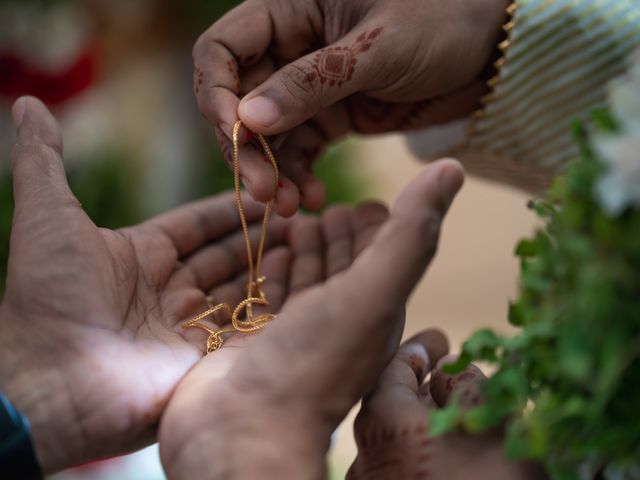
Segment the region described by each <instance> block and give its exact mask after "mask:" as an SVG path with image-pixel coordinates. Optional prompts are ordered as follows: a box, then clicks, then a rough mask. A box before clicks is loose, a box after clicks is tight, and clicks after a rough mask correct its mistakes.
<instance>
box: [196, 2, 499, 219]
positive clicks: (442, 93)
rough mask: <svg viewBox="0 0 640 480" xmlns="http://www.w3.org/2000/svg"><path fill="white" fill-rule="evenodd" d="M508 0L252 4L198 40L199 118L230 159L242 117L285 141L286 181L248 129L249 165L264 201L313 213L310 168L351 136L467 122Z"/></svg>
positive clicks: (315, 192)
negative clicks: (463, 119)
mask: <svg viewBox="0 0 640 480" xmlns="http://www.w3.org/2000/svg"><path fill="white" fill-rule="evenodd" d="M508 4H509V2H508V0H448V1H442V0H349V1H344V0H296V1H283V0H247V1H245V2H244V3H242V4H241V5H239V6H238V7H237V8H235V9H233V10H232V11H230V12H229V13H228V14H226V15H225V16H224V17H222V18H221V19H220V20H219V21H217V22H216V23H214V24H213V25H212V26H211V27H210V28H209V29H208V30H207V31H206V32H205V33H204V34H203V35H202V36H201V37H200V39H199V40H198V42H197V43H196V45H195V47H194V50H193V56H194V63H195V74H194V83H195V85H194V87H195V93H196V97H197V101H198V106H199V108H200V111H201V112H202V114H203V115H204V116H205V117H206V118H207V119H208V120H209V122H211V123H212V124H213V125H214V126H215V127H216V130H217V137H218V141H219V143H220V145H221V148H222V150H223V152H224V153H225V156H226V158H227V160H228V161H231V156H230V153H231V143H230V139H231V132H232V128H233V125H234V123H235V122H236V121H237V120H238V119H240V120H242V121H243V122H244V124H245V125H246V126H247V127H248V128H249V129H250V130H251V131H253V132H256V133H260V134H263V135H270V136H277V137H276V138H275V140H274V144H275V146H276V147H278V148H277V151H276V156H277V157H278V159H279V161H280V166H281V169H282V172H283V174H284V175H283V177H282V181H281V183H280V187H279V188H277V187H275V185H276V182H275V179H274V176H273V172H272V169H271V167H270V165H269V163H268V162H264V161H263V155H262V153H261V151H260V149H259V148H255V142H251V141H249V140H251V135H250V134H249V133H248V132H247V131H246V130H243V132H242V135H241V138H240V140H241V141H242V142H243V143H245V142H247V143H245V145H244V146H243V147H242V148H241V158H242V159H243V160H242V164H241V170H242V174H243V177H244V182H245V185H246V187H247V189H248V191H249V193H250V194H251V195H252V196H253V198H255V199H256V200H259V201H263V202H264V201H267V200H269V199H271V198H272V197H273V195H274V193H275V195H276V209H277V211H278V212H279V213H280V214H281V215H283V216H289V215H291V214H293V213H294V212H295V211H296V210H297V209H298V206H299V205H303V206H305V207H307V208H311V209H315V208H319V207H320V206H322V204H323V202H324V186H323V185H322V184H321V183H320V182H319V181H318V180H317V179H316V178H315V177H314V175H313V173H312V167H313V163H314V161H315V160H316V159H317V158H318V156H319V155H320V154H321V152H322V151H323V149H324V148H325V146H326V145H327V144H328V143H329V142H331V141H333V140H335V139H337V138H340V137H342V136H344V135H346V134H347V133H349V132H357V133H364V134H370V133H380V132H390V131H397V130H410V129H417V128H423V127H427V126H431V125H435V124H441V123H445V122H448V121H451V120H454V119H457V118H461V117H464V116H466V115H468V114H469V113H470V112H472V111H473V110H474V109H476V108H477V107H478V100H479V98H480V97H481V96H482V95H483V94H484V93H485V79H484V78H483V73H484V72H485V71H486V67H487V65H488V64H489V63H490V60H491V58H492V55H493V52H494V49H495V48H496V44H497V42H498V40H499V38H500V32H501V29H500V27H501V24H502V23H503V22H504V21H505V18H506V16H505V9H506V7H507V6H508Z"/></svg>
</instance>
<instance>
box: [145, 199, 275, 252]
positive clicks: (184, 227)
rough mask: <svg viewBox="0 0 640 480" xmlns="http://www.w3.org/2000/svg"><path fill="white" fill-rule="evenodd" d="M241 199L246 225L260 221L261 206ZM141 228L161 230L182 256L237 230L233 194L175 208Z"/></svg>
mask: <svg viewBox="0 0 640 480" xmlns="http://www.w3.org/2000/svg"><path fill="white" fill-rule="evenodd" d="M241 197H242V204H243V206H244V213H245V216H246V219H247V222H248V223H253V222H255V221H257V220H258V219H260V218H262V216H263V215H264V205H262V204H260V203H258V202H256V201H254V200H251V199H250V198H249V195H247V194H246V193H244V192H243V193H242V196H241ZM143 225H145V226H151V227H154V228H158V229H159V230H161V231H162V232H163V233H164V234H165V235H166V236H167V237H168V238H169V239H170V240H171V242H172V243H173V245H174V246H175V248H176V250H177V252H178V256H179V257H180V258H182V257H185V256H187V255H189V254H190V253H192V252H193V251H195V250H197V249H198V248H200V247H201V246H203V245H205V244H207V243H209V242H210V241H212V240H216V239H219V238H221V237H223V236H226V235H228V234H230V233H232V232H234V231H236V230H237V229H239V228H240V216H239V215H238V207H237V203H236V196H235V192H227V193H223V194H220V195H216V196H214V197H211V198H207V199H204V200H200V201H197V202H194V203H191V204H187V205H184V206H182V207H178V208H176V209H174V210H171V211H169V212H167V213H164V214H161V215H159V216H157V217H155V218H152V219H151V220H148V221H147V222H145V223H144V224H143Z"/></svg>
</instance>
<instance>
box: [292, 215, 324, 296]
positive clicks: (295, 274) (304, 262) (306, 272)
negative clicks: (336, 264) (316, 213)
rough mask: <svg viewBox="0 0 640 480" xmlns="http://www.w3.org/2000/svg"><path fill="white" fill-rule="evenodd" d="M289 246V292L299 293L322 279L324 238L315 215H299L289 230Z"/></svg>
mask: <svg viewBox="0 0 640 480" xmlns="http://www.w3.org/2000/svg"><path fill="white" fill-rule="evenodd" d="M289 246H290V248H291V251H292V253H293V255H294V260H293V265H292V267H291V285H290V287H291V288H290V294H292V295H294V294H296V293H299V292H301V291H303V290H305V289H307V288H309V287H311V286H313V285H316V284H317V283H320V282H321V281H322V280H323V279H324V252H325V245H324V238H323V234H322V225H321V223H320V220H319V219H318V218H316V217H309V216H300V217H298V218H296V219H294V220H293V224H292V225H291V228H290V230H289Z"/></svg>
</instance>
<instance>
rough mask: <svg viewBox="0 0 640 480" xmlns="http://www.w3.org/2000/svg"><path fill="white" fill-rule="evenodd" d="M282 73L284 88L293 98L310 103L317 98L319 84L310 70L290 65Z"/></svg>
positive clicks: (281, 78) (281, 79)
mask: <svg viewBox="0 0 640 480" xmlns="http://www.w3.org/2000/svg"><path fill="white" fill-rule="evenodd" d="M280 73H281V75H280V81H281V83H282V86H283V87H284V88H285V89H286V90H287V92H288V93H289V94H290V95H291V96H292V97H293V98H295V99H297V100H300V101H302V102H308V101H310V100H312V99H314V98H315V97H316V95H317V93H318V82H317V81H316V78H315V76H314V75H313V74H312V72H311V71H310V70H309V69H307V68H305V67H304V66H301V65H298V64H290V65H287V66H286V67H284V68H283V69H282V70H281V72H280Z"/></svg>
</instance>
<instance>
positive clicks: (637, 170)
mask: <svg viewBox="0 0 640 480" xmlns="http://www.w3.org/2000/svg"><path fill="white" fill-rule="evenodd" d="M609 100H610V106H611V113H612V115H613V116H614V117H615V118H616V120H617V121H618V123H619V125H620V133H619V134H615V135H598V136H596V137H595V139H594V145H595V148H596V151H597V153H598V154H599V156H600V158H601V159H602V160H603V161H604V163H605V165H606V167H607V169H606V171H605V173H604V174H603V176H602V178H600V180H599V181H598V182H597V184H596V192H595V193H596V197H597V199H598V201H599V203H600V205H601V206H602V208H603V209H604V210H605V212H606V213H607V214H609V215H611V216H616V215H619V214H620V213H622V212H623V211H624V210H625V209H626V208H627V207H637V208H640V50H638V52H636V54H634V55H633V56H632V67H631V69H630V70H629V73H627V75H625V76H624V77H622V78H620V79H618V80H616V81H615V82H613V83H612V84H611V87H610V94H609Z"/></svg>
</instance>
